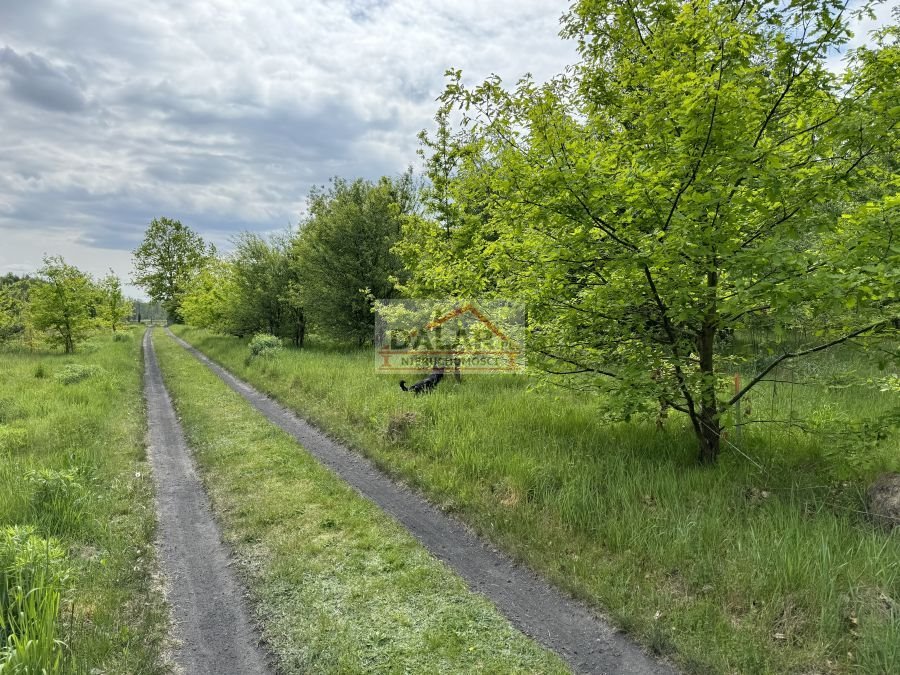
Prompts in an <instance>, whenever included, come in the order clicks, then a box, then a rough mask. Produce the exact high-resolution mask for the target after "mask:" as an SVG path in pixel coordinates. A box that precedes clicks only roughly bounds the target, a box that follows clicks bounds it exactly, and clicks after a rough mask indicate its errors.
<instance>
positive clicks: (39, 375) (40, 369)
mask: <svg viewBox="0 0 900 675" xmlns="http://www.w3.org/2000/svg"><path fill="white" fill-rule="evenodd" d="M34 377H35V379H38V380H43V379H44V378H45V377H47V369H46V368H44V364H43V363H39V364H37V366H36V367H35V369H34Z"/></svg>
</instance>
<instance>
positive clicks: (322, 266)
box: [294, 173, 416, 344]
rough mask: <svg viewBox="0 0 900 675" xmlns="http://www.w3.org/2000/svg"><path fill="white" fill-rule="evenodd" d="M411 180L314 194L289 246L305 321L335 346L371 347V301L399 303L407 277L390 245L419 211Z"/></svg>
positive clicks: (339, 186)
mask: <svg viewBox="0 0 900 675" xmlns="http://www.w3.org/2000/svg"><path fill="white" fill-rule="evenodd" d="M415 202H416V193H415V189H414V185H413V182H412V175H411V174H410V173H406V174H404V175H403V176H401V177H400V178H397V179H390V178H387V177H383V178H381V179H380V180H379V181H378V182H377V183H371V182H369V181H365V180H362V179H358V180H355V181H353V182H352V183H351V182H347V181H345V180H342V179H340V178H335V179H334V180H333V181H332V184H331V186H330V188H328V189H327V190H325V189H322V190H313V192H312V193H311V194H310V196H309V216H308V218H307V220H306V221H305V222H304V223H303V224H302V225H301V230H300V234H299V236H298V237H297V239H296V242H295V246H294V255H295V259H296V260H297V261H298V265H299V280H300V284H299V293H300V297H301V298H302V300H303V306H304V308H305V310H306V313H307V315H308V317H309V321H310V323H311V324H313V325H314V326H315V327H316V329H317V330H321V331H322V333H324V334H326V335H328V336H329V337H332V338H334V339H336V340H340V341H353V342H356V343H358V344H363V343H365V342H370V341H371V340H372V337H373V333H374V326H375V319H374V315H373V313H372V302H373V300H375V299H388V298H393V297H397V295H398V292H397V289H396V287H395V283H396V282H397V281H402V280H403V279H404V278H405V276H406V274H405V271H404V269H403V265H402V262H401V260H400V257H399V256H398V255H397V254H396V253H394V252H393V250H392V249H393V247H394V245H395V244H396V242H397V240H398V239H399V237H400V232H401V224H402V222H403V220H404V219H405V218H407V217H409V216H410V215H411V214H412V213H413V212H414V210H415V208H416V203H415Z"/></svg>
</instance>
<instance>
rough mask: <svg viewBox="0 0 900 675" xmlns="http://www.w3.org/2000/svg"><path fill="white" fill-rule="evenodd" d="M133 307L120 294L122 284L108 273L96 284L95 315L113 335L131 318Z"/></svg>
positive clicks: (117, 278)
mask: <svg viewBox="0 0 900 675" xmlns="http://www.w3.org/2000/svg"><path fill="white" fill-rule="evenodd" d="M132 310H133V307H132V305H131V303H130V302H129V301H128V300H126V299H125V295H124V294H123V293H122V282H121V281H119V277H117V276H116V275H115V273H113V271H112V270H110V271H109V274H107V275H106V276H105V277H103V278H102V279H101V280H100V281H99V282H98V283H97V315H98V318H99V319H100V320H101V322H102V323H103V324H104V325H105V326H107V327H108V328H109V329H110V330H111V331H112V332H113V333H115V332H116V331H117V330H118V329H119V328H121V327H122V325H123V324H124V323H125V321H127V320H128V318H129V317H130V316H131V313H132Z"/></svg>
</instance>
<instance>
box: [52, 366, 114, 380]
mask: <svg viewBox="0 0 900 675" xmlns="http://www.w3.org/2000/svg"><path fill="white" fill-rule="evenodd" d="M103 372H104V371H103V368H101V367H100V366H94V365H84V364H81V363H69V364H67V365H65V366H63V368H62V369H61V370H60V371H59V372H58V373H56V375H54V376H53V377H54V379H56V380H57V381H59V382H62V383H63V384H75V383H76V382H81V381H82V380H86V379H88V378H89V377H95V376H97V375H102V374H103Z"/></svg>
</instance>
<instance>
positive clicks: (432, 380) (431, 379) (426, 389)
mask: <svg viewBox="0 0 900 675" xmlns="http://www.w3.org/2000/svg"><path fill="white" fill-rule="evenodd" d="M443 379H444V369H443V368H438V367H435V368H434V370H433V371H432V372H431V375H429V376H428V377H426V378H425V379H424V380H421V381H419V382H416V383H415V384H414V385H412V386H409V387H407V386H406V380H400V388H401V389H402V390H403V391H411V392H412V393H414V394H415V395H416V396H418V395H419V394H430V393H431V392H432V391H434V390H435V388H436V387H437V386H438V384H439V383H440V381H441V380H443Z"/></svg>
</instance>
